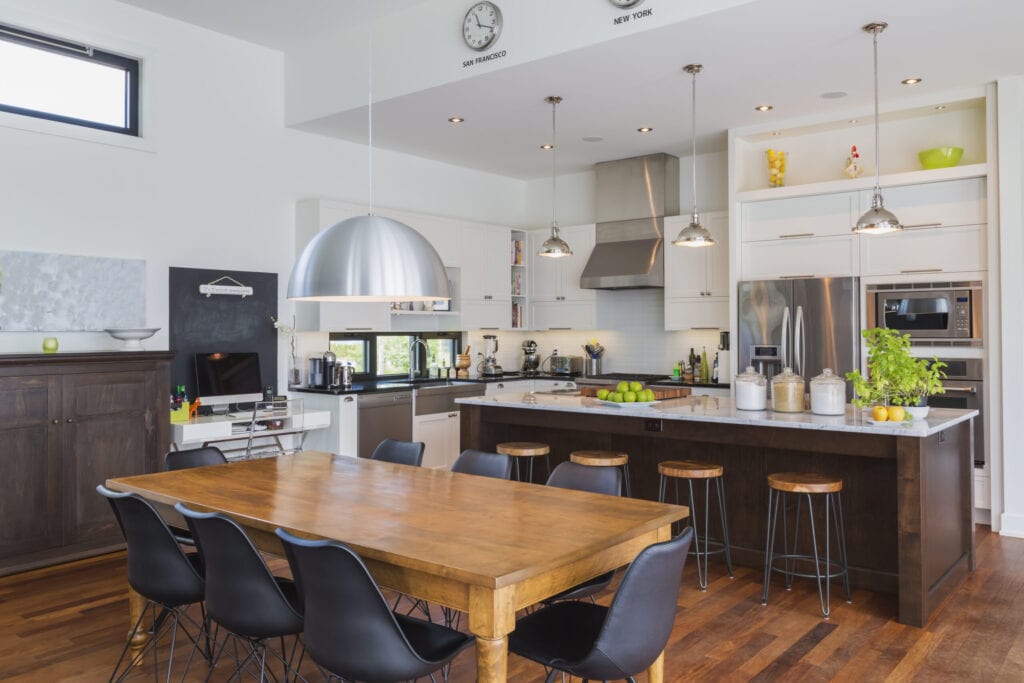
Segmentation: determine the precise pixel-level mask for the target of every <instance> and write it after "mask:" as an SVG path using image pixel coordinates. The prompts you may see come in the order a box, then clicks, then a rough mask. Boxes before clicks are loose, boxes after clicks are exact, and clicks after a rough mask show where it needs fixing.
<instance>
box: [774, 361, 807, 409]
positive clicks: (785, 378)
mask: <svg viewBox="0 0 1024 683" xmlns="http://www.w3.org/2000/svg"><path fill="white" fill-rule="evenodd" d="M772 410H774V411H775V412H778V413H802V412H804V378H803V377H801V376H800V375H798V374H796V373H795V372H793V370H792V368H782V372H780V373H779V374H777V375H775V376H774V377H772Z"/></svg>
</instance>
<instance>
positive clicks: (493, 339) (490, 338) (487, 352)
mask: <svg viewBox="0 0 1024 683" xmlns="http://www.w3.org/2000/svg"><path fill="white" fill-rule="evenodd" d="M497 353H498V337H497V336H495V335H493V334H485V335H484V359H483V360H482V361H480V367H479V368H478V369H479V370H480V374H481V375H483V376H484V377H500V376H501V375H502V374H503V372H502V369H501V366H500V365H498V361H497V358H495V356H496V354H497Z"/></svg>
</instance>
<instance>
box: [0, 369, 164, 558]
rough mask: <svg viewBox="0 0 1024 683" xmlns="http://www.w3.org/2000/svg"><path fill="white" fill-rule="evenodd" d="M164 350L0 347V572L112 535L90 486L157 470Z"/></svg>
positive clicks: (106, 512) (113, 528) (89, 550)
mask: <svg viewBox="0 0 1024 683" xmlns="http://www.w3.org/2000/svg"><path fill="white" fill-rule="evenodd" d="M173 357H174V354H173V353H171V352H167V351H137V352H110V353H60V354H52V355H46V354H31V355H0V575H3V574H11V573H14V572H18V571H22V570H25V569H30V568H33V567H39V566H43V565H48V564H55V563H57V562H62V561H65V560H70V559H74V558H79V557H85V556H88V555H95V554H99V553H102V552H106V551H108V550H111V549H114V548H117V547H119V546H120V545H121V544H122V537H121V533H120V530H119V529H118V528H117V524H116V522H115V521H114V517H113V515H111V513H110V506H109V505H108V504H107V502H106V501H105V500H104V499H103V498H102V497H101V496H99V495H98V494H97V493H96V491H95V488H96V485H97V484H102V483H103V482H104V481H106V480H107V479H109V478H112V477H124V476H128V475H133V474H143V473H146V472H155V471H156V470H157V468H158V466H159V462H160V458H161V456H162V455H163V452H164V451H165V450H166V448H167V445H168V443H170V406H169V395H170V372H169V370H170V362H171V359H172V358H173Z"/></svg>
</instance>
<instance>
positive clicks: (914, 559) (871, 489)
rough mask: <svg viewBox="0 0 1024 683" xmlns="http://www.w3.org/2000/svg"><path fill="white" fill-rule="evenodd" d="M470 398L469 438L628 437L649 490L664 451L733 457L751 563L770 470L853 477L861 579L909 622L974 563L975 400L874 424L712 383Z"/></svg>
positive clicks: (736, 555) (587, 444)
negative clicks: (769, 404)
mask: <svg viewBox="0 0 1024 683" xmlns="http://www.w3.org/2000/svg"><path fill="white" fill-rule="evenodd" d="M459 403H461V412H462V418H461V422H462V424H461V447H462V448H477V449H481V450H491V451H493V450H494V447H495V445H496V444H498V443H500V442H502V441H543V442H545V443H548V444H549V445H550V446H551V453H552V460H553V463H552V465H554V464H557V463H558V462H561V461H563V460H567V459H568V457H569V452H570V451H573V450H578V449H617V450H622V451H624V452H626V453H629V456H630V470H631V475H632V480H633V493H634V495H636V496H638V497H642V498H647V499H651V500H653V499H656V497H657V491H658V467H657V465H658V463H659V462H661V461H664V460H684V459H690V460H701V461H706V462H712V463H715V464H720V465H722V466H723V467H724V469H725V482H726V512H727V516H728V519H729V537H730V545H731V548H732V557H733V560H734V561H735V562H737V563H739V564H744V565H748V566H754V567H759V566H762V563H763V558H764V555H763V550H764V544H765V531H766V517H767V515H766V511H767V483H766V478H767V476H768V475H769V474H771V473H773V472H793V471H795V472H820V473H822V474H828V475H831V476H839V477H842V479H843V496H842V497H843V513H844V517H845V527H846V542H847V547H848V560H849V566H850V581H851V583H852V584H853V586H854V587H855V588H858V587H859V588H868V589H870V590H875V591H881V592H886V593H893V594H896V595H897V597H898V603H899V620H900V622H902V623H905V624H911V625H914V626H923V625H924V624H925V623H926V622H927V621H928V618H929V616H930V615H931V614H932V612H934V611H935V609H936V608H937V607H938V605H939V603H940V602H941V601H942V599H943V598H944V597H945V596H946V595H948V594H949V592H950V591H951V590H952V589H953V588H954V587H956V586H957V585H958V584H959V582H960V581H961V580H962V579H963V577H964V576H966V575H967V573H968V572H970V571H973V569H974V524H973V510H974V502H973V494H974V491H973V485H972V477H973V455H972V453H973V441H974V437H973V418H974V417H975V416H976V415H977V411H973V410H953V409H937V408H933V409H932V410H931V413H930V414H929V416H928V418H927V419H926V420H918V421H914V422H911V423H880V424H875V423H873V422H872V421H871V420H870V419H868V417H867V415H866V413H864V412H863V411H861V410H859V409H855V408H853V407H852V406H847V410H846V414H845V415H842V416H834V417H825V416H818V415H812V414H810V413H796V414H792V413H789V414H787V413H774V412H772V411H765V412H747V411H742V410H737V409H736V408H735V407H734V405H733V402H732V400H730V399H724V398H714V397H706V396H704V397H690V398H682V399H673V400H667V401H661V402H659V403H658V404H656V405H654V406H651V407H615V406H610V405H606V404H604V403H602V402H600V401H598V400H596V399H593V398H587V397H580V396H559V395H540V394H530V393H511V394H500V395H497V396H491V397H486V398H484V397H480V398H471V399H460V401H459ZM697 506H698V509H702V508H703V502H702V500H701V499H700V498H698V500H697ZM819 507H820V506H819ZM856 599H857V596H856V594H855V595H854V600H856Z"/></svg>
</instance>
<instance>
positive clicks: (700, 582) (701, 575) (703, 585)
mask: <svg viewBox="0 0 1024 683" xmlns="http://www.w3.org/2000/svg"><path fill="white" fill-rule="evenodd" d="M686 483H687V485H688V486H689V488H690V524H691V526H693V548H694V550H693V553H694V557H695V558H696V560H697V587H698V588H700V589H701V590H702V591H705V590H707V589H708V580H707V577H706V576H705V572H706V571H707V566H706V564H705V566H701V555H702V553H701V549H700V543H701V537H700V528H699V527H698V526H697V525H698V524H699V523H700V521H699V520H698V519H697V516H696V514H695V510H696V509H697V506H696V501H695V500H694V498H693V480H692V479H687V480H686ZM705 521H706V520H705ZM704 543H705V545H704V553H703V556H704V557H705V558H707V541H706V540H705V542H704Z"/></svg>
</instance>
